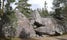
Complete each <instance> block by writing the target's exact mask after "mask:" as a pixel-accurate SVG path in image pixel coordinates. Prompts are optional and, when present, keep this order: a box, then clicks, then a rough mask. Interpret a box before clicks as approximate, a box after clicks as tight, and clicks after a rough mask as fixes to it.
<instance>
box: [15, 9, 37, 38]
mask: <svg viewBox="0 0 67 40" xmlns="http://www.w3.org/2000/svg"><path fill="white" fill-rule="evenodd" d="M16 17H17V19H18V21H17V24H18V27H17V28H16V29H17V33H16V36H17V37H21V38H29V37H34V36H36V34H35V31H34V29H33V27H32V25H30V22H29V20H28V19H27V18H26V17H25V15H23V14H22V13H21V12H19V11H18V10H16Z"/></svg>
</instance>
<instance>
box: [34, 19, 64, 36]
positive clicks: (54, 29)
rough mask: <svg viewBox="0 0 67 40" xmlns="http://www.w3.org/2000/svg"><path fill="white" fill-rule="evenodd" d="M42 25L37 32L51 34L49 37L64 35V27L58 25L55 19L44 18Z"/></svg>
mask: <svg viewBox="0 0 67 40" xmlns="http://www.w3.org/2000/svg"><path fill="white" fill-rule="evenodd" d="M42 25H45V26H41V27H39V28H36V29H35V30H36V31H37V32H40V33H44V34H49V35H56V34H59V35H60V34H63V33H64V27H63V26H62V25H60V24H58V23H57V21H56V20H55V19H54V18H42Z"/></svg>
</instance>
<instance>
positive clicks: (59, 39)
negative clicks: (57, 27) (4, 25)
mask: <svg viewBox="0 0 67 40" xmlns="http://www.w3.org/2000/svg"><path fill="white" fill-rule="evenodd" d="M12 40H67V34H66V35H62V36H43V37H38V38H37V37H36V38H31V39H20V38H14V39H12Z"/></svg>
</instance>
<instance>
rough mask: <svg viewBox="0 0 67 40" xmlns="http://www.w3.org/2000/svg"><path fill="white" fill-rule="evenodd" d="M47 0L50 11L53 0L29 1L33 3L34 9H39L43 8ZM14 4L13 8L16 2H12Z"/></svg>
mask: <svg viewBox="0 0 67 40" xmlns="http://www.w3.org/2000/svg"><path fill="white" fill-rule="evenodd" d="M45 1H46V2H47V9H48V11H51V10H52V9H51V7H52V2H53V0H29V1H28V3H30V4H32V6H31V8H32V9H37V8H43V7H44V2H45ZM12 6H13V8H15V7H16V6H15V5H14V4H12Z"/></svg>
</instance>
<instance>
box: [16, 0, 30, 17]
mask: <svg viewBox="0 0 67 40" xmlns="http://www.w3.org/2000/svg"><path fill="white" fill-rule="evenodd" d="M18 1H19V2H18V3H17V4H18V6H17V8H18V9H19V10H20V12H22V13H23V14H24V15H25V16H26V17H29V16H30V8H29V7H30V6H31V4H28V3H27V1H28V0H18Z"/></svg>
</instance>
